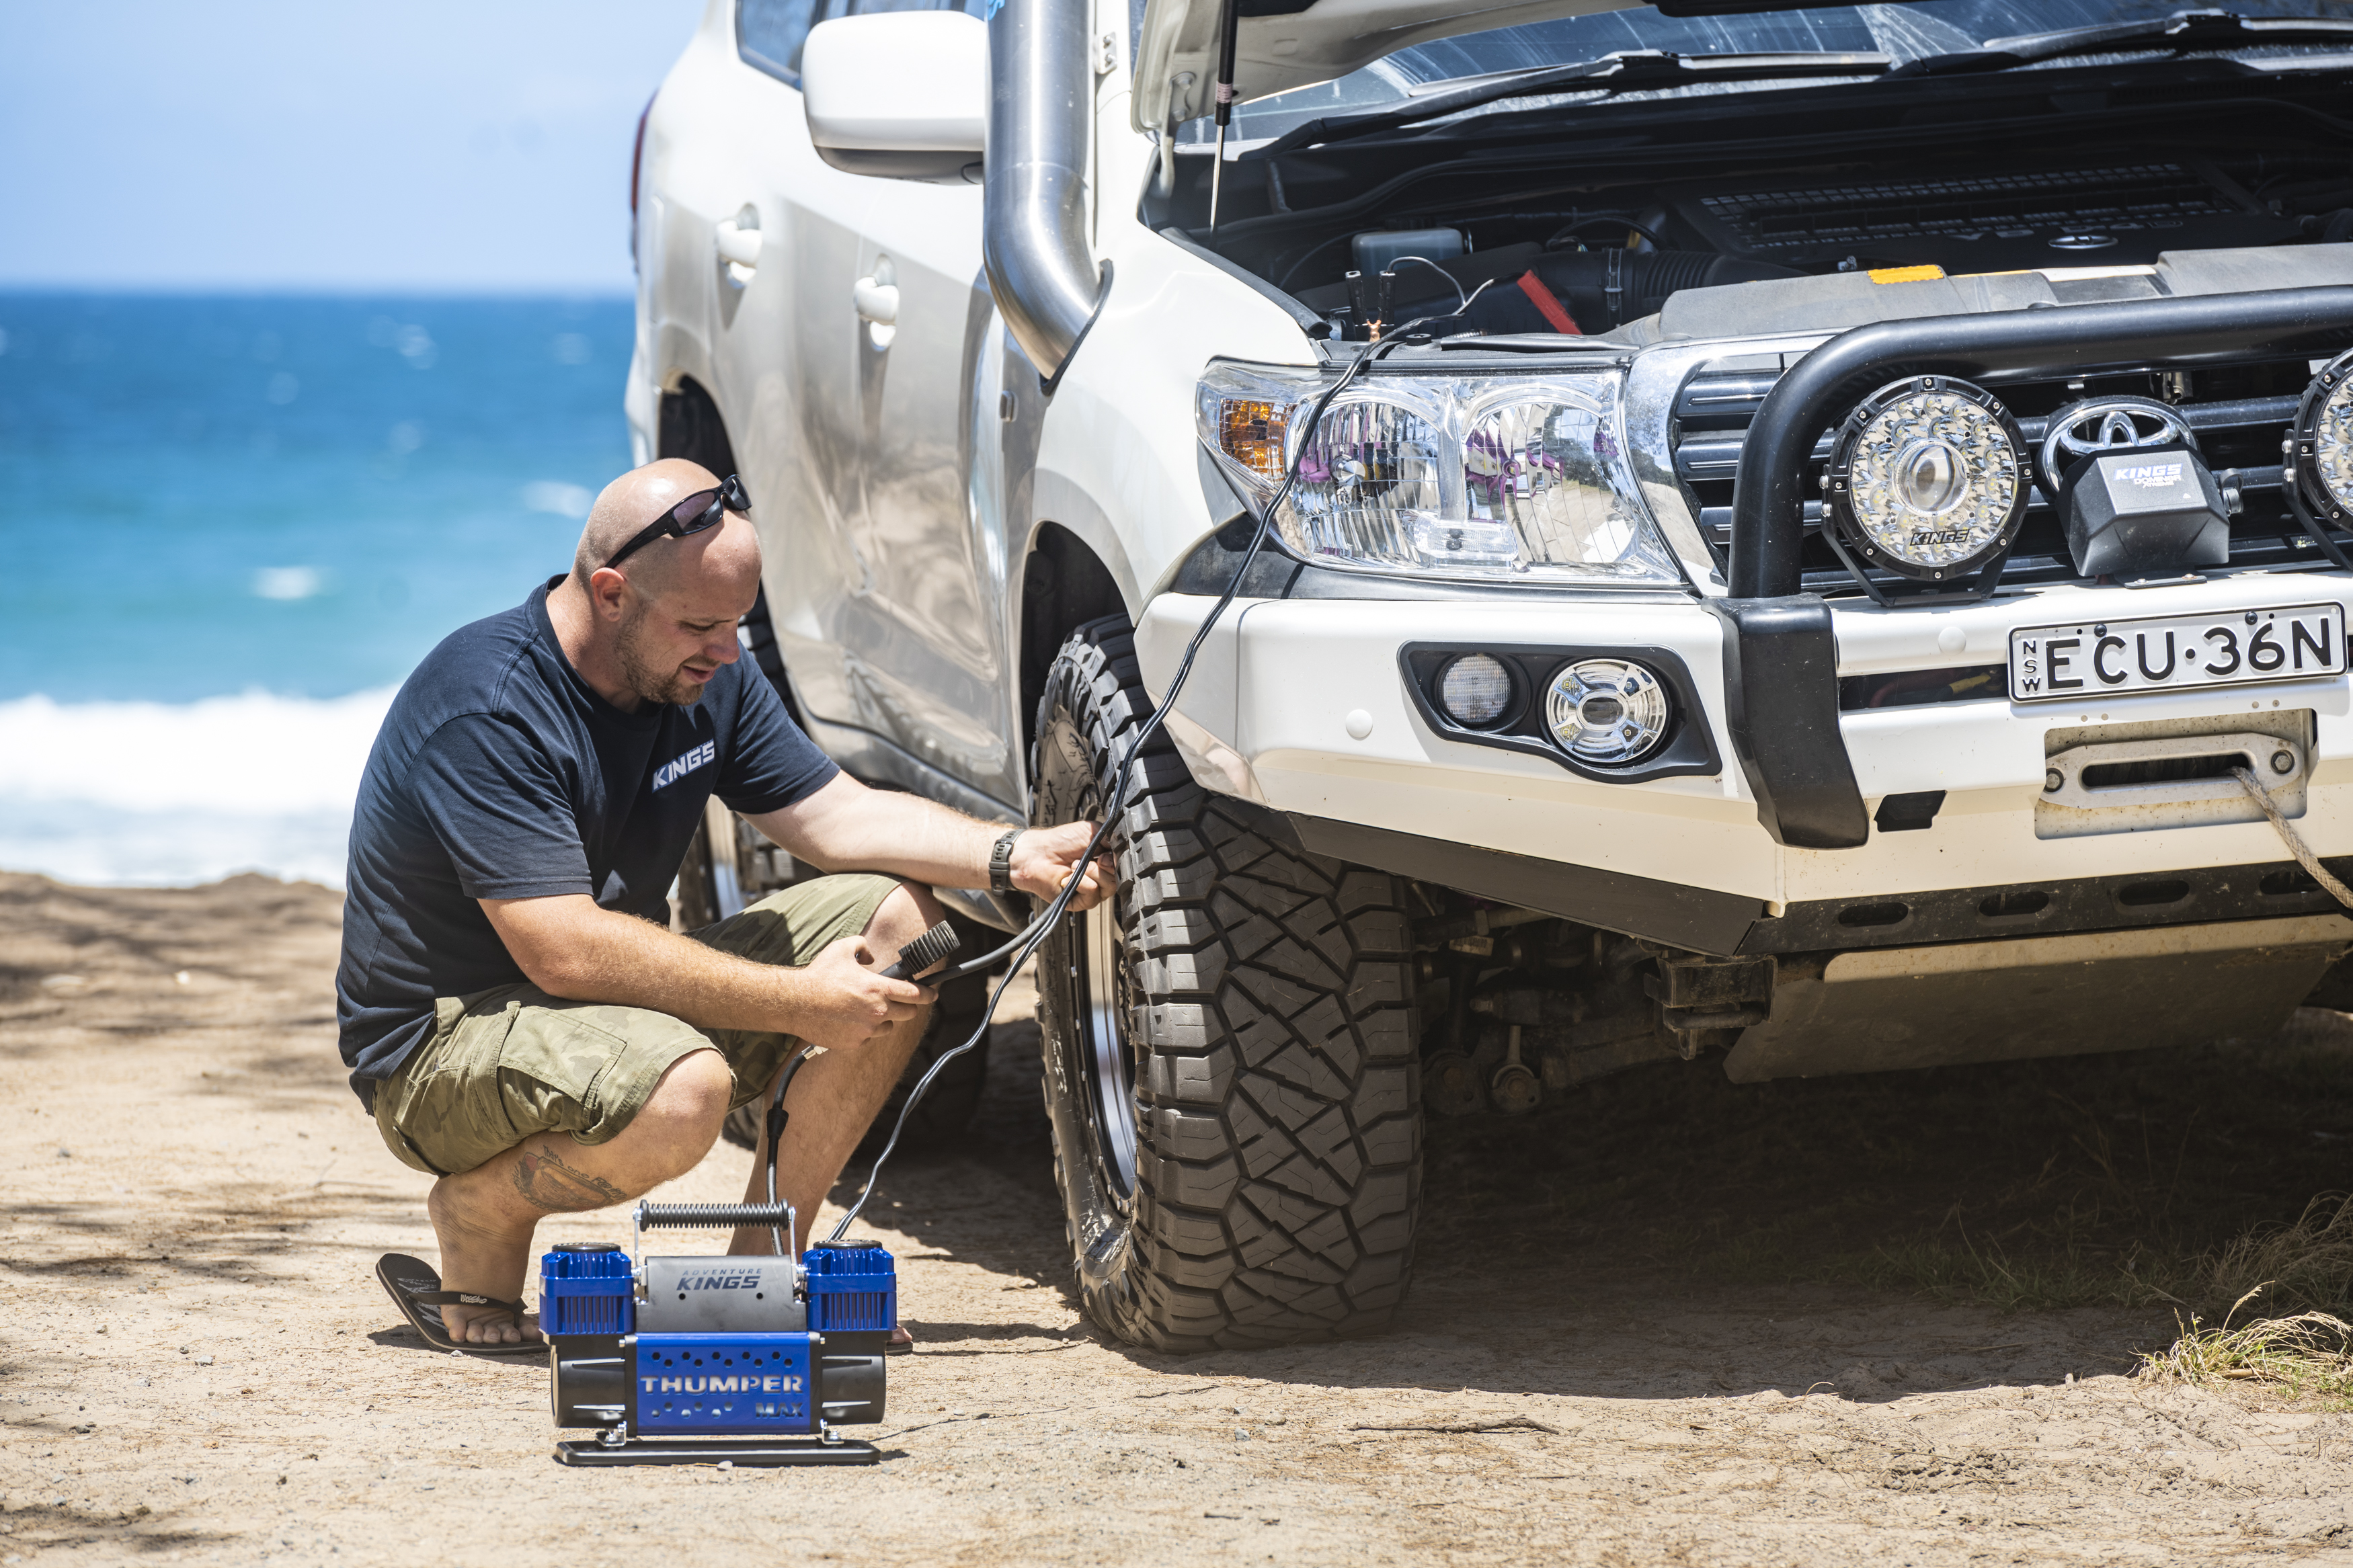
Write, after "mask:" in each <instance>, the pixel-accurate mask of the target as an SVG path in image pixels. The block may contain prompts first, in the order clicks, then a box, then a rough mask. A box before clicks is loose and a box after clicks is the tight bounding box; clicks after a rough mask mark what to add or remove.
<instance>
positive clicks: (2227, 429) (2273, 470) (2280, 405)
mask: <svg viewBox="0 0 2353 1568" xmlns="http://www.w3.org/2000/svg"><path fill="white" fill-rule="evenodd" d="M1778 379H1779V375H1778V372H1770V371H1767V372H1753V371H1721V372H1705V373H1703V374H1698V375H1694V376H1693V377H1692V378H1691V379H1690V380H1689V381H1687V382H1685V383H1684V384H1683V390H1682V392H1681V393H1680V394H1679V395H1677V397H1676V400H1675V412H1674V418H1673V421H1672V425H1671V426H1670V435H1671V439H1672V442H1673V444H1674V462H1675V475H1676V478H1677V479H1680V480H1681V481H1682V483H1683V492H1684V494H1685V496H1686V498H1687V499H1688V500H1690V502H1691V505H1692V510H1693V514H1694V516H1696V517H1697V518H1698V519H1699V521H1700V528H1701V531H1702V532H1703V533H1704V534H1705V535H1706V537H1707V540H1708V542H1709V543H1710V544H1711V545H1712V546H1713V547H1714V548H1715V550H1716V551H1717V552H1718V553H1719V554H1720V555H1722V556H1724V557H1725V558H1727V559H1728V556H1729V552H1730V550H1731V544H1732V488H1733V479H1734V476H1735V475H1736V474H1737V472H1738V471H1739V467H1740V453H1741V447H1742V445H1743V443H1744V442H1745V441H1746V438H1747V430H1748V423H1749V421H1750V420H1751V419H1752V418H1753V417H1755V416H1756V413H1757V406H1758V405H1760V404H1762V403H1763V402H1764V401H1765V395H1766V394H1767V393H1768V392H1770V391H1771V390H1772V389H1773V384H1774V382H1776V381H1777V380H1778ZM2311 379H2312V367H2311V365H2310V363H2309V362H2307V361H2305V360H2300V359H2299V360H2273V361H2256V362H2251V363H2243V364H2226V365H2205V366H2200V367H2196V368H2193V369H2189V370H2173V369H2166V368H2161V367H2151V368H2149V369H2147V370H2139V371H2131V372H2126V373H2123V374H2104V375H2097V376H2092V377H2089V378H2074V379H2070V378H2067V377H2043V378H2035V377H2021V378H2017V379H2012V380H2001V381H1996V380H1989V381H1987V382H1986V383H1985V385H1986V386H1987V387H1988V388H1989V390H1990V391H1991V392H1992V393H1993V394H1994V395H1995V396H1997V397H1999V398H2000V399H2001V401H2002V403H2003V404H2004V405H2006V406H2008V408H2009V409H2010V413H2011V414H2012V416H2015V417H2016V418H2017V420H2018V423H2019V427H2020V429H2021V432H2023V434H2024V435H2025V437H2026V445H2027V449H2028V451H2029V453H2031V454H2040V452H2041V451H2042V438H2043V437H2044V435H2045V434H2047V432H2048V427H2049V416H2050V415H2052V413H2054V412H2056V411H2057V410H2059V409H2062V408H2064V407H2066V406H2067V405H2070V404H2073V403H2078V402H2081V401H2083V400H2084V398H2087V397H2101V396H2120V395H2129V396H2136V397H2151V398H2156V399H2158V400H2159V401H2161V402H2166V403H2169V404H2171V405H2174V407H2175V408H2176V410H2177V411H2178V412H2179V414H2180V415H2181V416H2182V418H2183V419H2184V420H2185V421H2186V422H2187V423H2188V424H2189V427H2190V428H2191V429H2192V430H2194V431H2195V432H2197V435H2198V443H2199V446H2200V449H2201V450H2202V451H2203V453H2204V455H2205V458H2206V464H2207V467H2209V468H2212V469H2213V470H2214V471H2215V472H2216V473H2217V474H2220V473H2221V472H2222V471H2223V470H2224V469H2226V468H2235V469H2237V470H2238V473H2239V487H2240V491H2241V494H2242V497H2243V498H2244V503H2245V504H2244V509H2243V510H2242V511H2241V512H2240V514H2239V515H2238V516H2236V517H2234V518H2232V520H2231V564H2232V565H2233V566H2269V565H2278V564H2283V563H2299V562H2316V561H2319V560H2321V559H2323V557H2322V556H2321V554H2320V552H2318V551H2317V550H2316V549H2315V548H2313V544H2312V542H2311V540H2309V539H2308V538H2306V536H2305V532H2304V530H2303V529H2302V528H2301V527H2300V526H2299V525H2298V524H2297V522H2296V521H2295V517H2294V516H2293V515H2292V514H2291V513H2290V512H2289V510H2288V509H2287V502H2286V500H2284V498H2283V497H2282V495H2281V493H2280V441H2281V438H2282V437H2283V435H2284V432H2285V430H2286V427H2287V425H2288V423H2289V422H2290V421H2291V420H2292V419H2294V418H2295V408H2296V402H2297V400H2298V399H2299V398H2300V397H2302V395H2304V389H2305V387H2306V385H2307V384H2309V383H2310V381H2311ZM1832 434H1833V432H1832V431H1831V430H1827V429H1826V430H1824V431H1823V432H1822V435H1821V438H1820V440H1819V441H1817V442H1816V443H1815V446H1814V456H1813V461H1814V463H1815V464H1816V465H1818V467H1817V468H1816V471H1815V477H1816V479H1819V477H1820V468H1819V466H1820V465H1826V464H1827V463H1828V462H1829V461H1830V451H1831V436H1832ZM1808 488H1809V489H1813V490H1816V491H1817V493H1819V486H1818V485H1816V484H1811V483H1810V484H1809V486H1808ZM1801 565H1802V569H1803V572H1804V574H1805V587H1806V591H1807V592H1809V593H1816V594H1828V593H1836V592H1839V591H1841V590H1842V589H1843V590H1850V591H1853V592H1857V593H1859V592H1861V590H1860V589H1859V588H1857V587H1856V585H1855V582H1854V579H1853V577H1852V575H1851V574H1849V573H1848V572H1847V570H1846V568H1845V567H1844V566H1843V565H1841V563H1840V562H1839V559H1838V557H1837V556H1836V555H1834V554H1832V553H1831V548H1830V546H1829V545H1828V544H1827V543H1825V542H1823V541H1822V538H1821V503H1820V501H1818V500H1810V501H1808V502H1806V542H1805V549H1804V552H1803V556H1802V558H1801ZM1887 580H1888V581H1890V582H1894V581H1895V579H1894V578H1889V579H1887ZM2001 580H2002V582H2004V583H2005V584H2012V583H2064V582H2073V581H2077V580H2078V579H2077V577H2076V574H2075V564H2074V562H2073V560H2072V559H2071V558H2070V557H2069V555H2068V552H2067V540H2066V535H2065V533H2064V531H2063V529H2062V527H2061V523H2060V518H2059V514H2058V512H2057V511H2056V510H2054V509H2053V508H2052V505H2051V503H2050V501H2049V500H2048V499H2046V498H2045V497H2044V495H2043V494H2042V489H2041V488H2040V487H2039V486H2038V487H2037V488H2036V489H2033V490H2032V492H2031V494H2030V495H2029V496H2028V498H2027V511H2026V521H2025V522H2024V523H2023V524H2022V525H2021V527H2020V529H2019V532H2018V544H2017V547H2016V548H2015V549H2014V550H2013V551H2012V552H2011V553H2010V564H2009V565H2008V566H2007V567H2006V568H2005V569H2004V570H2003V572H2002V575H2001Z"/></svg>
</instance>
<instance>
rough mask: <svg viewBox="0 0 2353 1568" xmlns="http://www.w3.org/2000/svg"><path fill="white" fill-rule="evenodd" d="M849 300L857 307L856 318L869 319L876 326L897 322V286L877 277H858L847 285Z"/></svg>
mask: <svg viewBox="0 0 2353 1568" xmlns="http://www.w3.org/2000/svg"><path fill="white" fill-rule="evenodd" d="M849 299H850V302H851V303H852V304H854V305H856V306H857V307H858V319H859V320H860V321H871V322H873V323H874V324H875V325H876V326H878V327H895V326H897V325H898V324H899V286H898V285H897V284H895V283H886V282H883V281H881V280H880V279H873V278H860V279H859V280H858V281H857V282H855V283H853V284H851V285H850V286H849Z"/></svg>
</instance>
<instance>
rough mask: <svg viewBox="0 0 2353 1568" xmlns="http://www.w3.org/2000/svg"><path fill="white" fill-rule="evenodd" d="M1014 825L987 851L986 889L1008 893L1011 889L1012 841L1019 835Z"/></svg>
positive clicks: (1019, 830) (1020, 830)
mask: <svg viewBox="0 0 2353 1568" xmlns="http://www.w3.org/2000/svg"><path fill="white" fill-rule="evenodd" d="M1021 834H1022V829H1020V828H1018V827H1016V828H1014V829H1012V830H1011V831H1009V832H1008V833H1007V834H1006V835H1005V837H1002V838H999V839H998V840H997V843H996V845H995V847H992V848H991V849H990V850H989V852H988V890H989V891H990V892H992V893H1009V892H1011V891H1012V890H1013V841H1014V840H1015V839H1017V838H1018V837H1021Z"/></svg>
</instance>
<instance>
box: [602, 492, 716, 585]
mask: <svg viewBox="0 0 2353 1568" xmlns="http://www.w3.org/2000/svg"><path fill="white" fill-rule="evenodd" d="M751 510H752V498H751V497H750V496H748V495H745V494H744V480H743V479H742V478H741V477H740V476H738V475H735V474H730V475H728V476H727V480H726V482H725V483H724V484H723V485H721V486H720V487H719V488H718V489H709V490H697V491H695V492H694V493H693V494H692V495H691V496H689V497H687V498H686V499H685V500H682V501H681V502H679V503H678V504H677V505H676V506H674V507H671V508H670V510H668V511H665V512H663V513H662V514H661V516H660V517H659V518H657V519H655V520H654V521H652V522H651V523H649V524H648V525H647V526H646V527H644V528H642V529H639V530H638V532H637V533H636V534H635V535H634V536H632V537H631V539H630V540H629V542H628V543H627V544H624V545H623V546H621V548H619V549H618V550H616V551H615V552H613V556H612V559H611V560H609V561H607V562H606V563H605V564H606V565H607V566H618V565H619V564H620V563H622V562H624V561H627V560H628V558H629V557H630V556H632V555H634V554H636V553H637V552H638V551H640V550H643V549H644V548H645V547H646V546H647V545H649V544H651V543H652V542H654V541H655V540H657V539H663V538H671V537H675V538H679V539H684V538H685V537H686V536H687V535H688V534H690V533H701V532H702V531H703V530H704V529H706V528H716V527H718V526H719V523H720V521H721V520H722V519H723V518H724V517H725V516H726V515H727V514H728V513H729V512H731V511H740V512H743V513H744V514H746V515H747V516H748V515H749V514H750V512H751Z"/></svg>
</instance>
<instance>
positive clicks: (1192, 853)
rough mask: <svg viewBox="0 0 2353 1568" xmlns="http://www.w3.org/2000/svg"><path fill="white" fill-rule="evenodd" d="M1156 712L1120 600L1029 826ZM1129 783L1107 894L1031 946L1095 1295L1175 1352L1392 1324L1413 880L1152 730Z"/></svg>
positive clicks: (1417, 1156) (1137, 1332)
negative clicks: (1241, 792) (1111, 892)
mask: <svg viewBox="0 0 2353 1568" xmlns="http://www.w3.org/2000/svg"><path fill="white" fill-rule="evenodd" d="M1151 711H1152V710H1151V704H1150V701H1149V700H1148V699H1147V698H1146V697H1145V694H1144V690H1143V687H1142V684H1141V682H1140V680H1139V679H1138V677H1137V671H1136V664H1135V650H1134V639H1133V638H1132V637H1131V636H1130V633H1129V629H1128V626H1127V623H1126V621H1125V620H1124V618H1122V617H1118V616H1113V617H1108V618H1105V619H1103V620H1098V621H1094V622H1091V623H1089V624H1088V625H1086V626H1081V627H1080V628H1079V629H1078V630H1077V631H1076V632H1074V633H1073V634H1071V638H1070V640H1069V641H1068V642H1066V643H1065V644H1064V645H1063V647H1062V649H1061V651H1060V654H1059V655H1058V656H1057V657H1056V658H1055V660H1054V663H1053V665H1052V667H1051V668H1050V670H1049V672H1048V674H1047V677H1046V682H1045V689H1044V692H1043V695H1042V697H1041V700H1040V701H1039V714H1038V740H1037V743H1036V749H1035V751H1034V752H1033V753H1032V757H1031V763H1032V767H1033V771H1034V773H1033V776H1034V778H1035V780H1036V789H1035V792H1034V796H1033V799H1034V805H1033V807H1032V811H1031V820H1032V821H1033V822H1034V823H1036V824H1038V825H1039V826H1046V825H1050V824H1055V823H1062V822H1070V821H1073V820H1077V819H1079V818H1082V817H1091V816H1099V814H1100V812H1101V810H1102V807H1103V802H1104V801H1105V800H1106V799H1108V798H1109V796H1110V794H1111V787H1112V773H1113V769H1114V768H1115V767H1116V766H1117V763H1118V761H1119V759H1120V757H1121V756H1122V755H1124V752H1125V751H1126V749H1127V747H1128V745H1129V743H1130V742H1131V740H1132V738H1133V737H1134V734H1135V733H1136V732H1137V731H1138V729H1139V728H1140V727H1141V725H1142V724H1143V723H1144V721H1145V719H1147V718H1148V717H1149V716H1150V713H1151ZM1127 800H1128V805H1127V807H1126V810H1125V811H1124V813H1123V814H1122V816H1121V819H1120V824H1119V826H1118V828H1117V829H1116V830H1115V832H1114V843H1115V848H1116V852H1117V854H1118V857H1119V864H1120V878H1121V891H1120V893H1119V895H1118V897H1117V899H1116V900H1114V901H1113V904H1111V905H1110V906H1108V907H1107V908H1106V909H1105V910H1103V911H1100V912H1093V913H1091V914H1090V915H1086V916H1077V917H1072V918H1071V919H1069V920H1066V921H1063V922H1062V924H1061V925H1060V928H1059V929H1058V930H1056V931H1054V932H1053V933H1052V934H1051V935H1050V936H1049V937H1048V938H1047V940H1046V942H1044V943H1043V944H1042V946H1041V949H1040V952H1039V965H1038V993H1039V1026H1040V1032H1041V1036H1042V1043H1043V1048H1044V1053H1045V1098H1046V1110H1047V1114H1048V1115H1049V1117H1050V1119H1051V1120H1052V1122H1053V1133H1054V1148H1055V1174H1056V1178H1057V1180H1058V1181H1059V1183H1060V1186H1061V1191H1062V1196H1063V1205H1064V1215H1065V1218H1066V1220H1067V1222H1068V1235H1069V1241H1070V1247H1071V1258H1072V1265H1073V1271H1074V1275H1075V1279H1076V1284H1077V1289H1078V1292H1079V1294H1080V1296H1081V1298H1082V1301H1083V1302H1084V1305H1085V1308H1086V1311H1087V1314H1088V1316H1090V1317H1091V1318H1092V1319H1093V1320H1094V1321H1095V1322H1096V1323H1097V1324H1099V1325H1100V1326H1101V1327H1103V1329H1104V1330H1105V1331H1108V1332H1110V1333H1111V1334H1113V1335H1114V1336H1116V1337H1117V1338H1119V1339H1121V1340H1124V1341H1125V1342H1129V1343H1131V1344H1135V1345H1140V1346H1145V1347H1148V1348H1151V1349H1155V1350H1166V1351H1197V1350H1208V1349H1212V1348H1219V1347H1230V1346H1250V1345H1266V1344H1281V1343H1287V1342H1297V1341H1303V1340H1315V1339H1328V1338H1333V1337H1336V1336H1340V1335H1348V1334H1360V1333H1368V1332H1373V1331H1378V1330H1380V1329H1383V1328H1386V1327H1388V1324H1389V1323H1390V1321H1391V1320H1392V1319H1393V1317H1394V1316H1395V1314H1396V1313H1397V1310H1398V1307H1399V1305H1400V1304H1401V1303H1402V1302H1403V1300H1405V1295H1406V1289H1407V1283H1408V1279H1409V1276H1410V1274H1411V1271H1412V1263H1413V1233H1414V1222H1415V1218H1416V1215H1417V1211H1418V1209H1419V1203H1420V1192H1421V1142H1420V1139H1421V1126H1420V1116H1419V1103H1418V1101H1419V1087H1420V1086H1419V1070H1420V1069H1419V1062H1418V1060H1417V1057H1416V1047H1415V1034H1416V1019H1415V1015H1414V1012H1413V1007H1412V994H1411V989H1410V987H1411V968H1410V961H1411V939H1410V935H1409V927H1408V921H1407V915H1406V906H1405V903H1404V889H1403V887H1402V886H1401V885H1400V883H1399V882H1398V879H1396V878H1394V877H1391V876H1389V875H1388V874H1387V873H1384V872H1378V871H1370V870H1366V869H1364V868H1359V867H1354V866H1349V865H1346V864H1344V863H1342V862H1340V861H1336V860H1329V859H1325V858H1322V857H1319V856H1314V855H1308V854H1303V853H1302V852H1300V851H1299V850H1298V849H1297V848H1295V847H1287V845H1286V842H1285V839H1286V837H1287V836H1286V835H1285V834H1284V833H1283V832H1282V828H1281V826H1280V824H1279V822H1278V821H1276V820H1272V819H1271V814H1269V813H1267V812H1266V811H1265V810H1264V809H1263V808H1261V807H1259V806H1256V805H1250V803H1248V802H1245V801H1240V800H1237V799H1234V798H1232V797H1230V796H1227V795H1216V794H1212V793H1210V792H1208V791H1207V790H1204V789H1202V788H1201V787H1200V786H1199V785H1198V784H1196V783H1195V782H1194V780H1193V778H1192V775H1191V773H1189V772H1188V770H1187V768H1186V766H1185V763H1184V761H1183V759H1182V758H1180V757H1179V756H1178V755H1177V754H1176V751H1175V749H1174V748H1173V747H1172V746H1171V745H1170V744H1169V743H1168V742H1166V739H1165V738H1162V737H1155V742H1154V743H1153V744H1151V745H1150V746H1148V747H1146V748H1145V752H1144V753H1143V755H1142V756H1141V757H1140V758H1139V759H1138V760H1137V762H1136V764H1135V770H1134V775H1133V777H1132V781H1131V784H1130V787H1129V790H1128V795H1127ZM1293 842H1294V843H1295V840H1294V841H1293ZM1090 920H1092V921H1096V922H1098V923H1096V924H1095V925H1093V926H1092V927H1090V925H1089V924H1088V922H1089V921H1090ZM1098 1047H1100V1049H1098ZM1123 1072H1124V1074H1125V1075H1126V1079H1127V1081H1125V1082H1120V1081H1118V1079H1119V1077H1120V1075H1121V1074H1122V1073H1123ZM1123 1112H1124V1114H1125V1115H1126V1116H1127V1117H1128V1118H1129V1119H1130V1120H1131V1121H1132V1125H1133V1129H1134V1131H1133V1133H1132V1135H1131V1134H1129V1133H1128V1132H1126V1131H1125V1130H1124V1129H1123V1128H1122V1127H1120V1126H1119V1125H1118V1122H1119V1121H1120V1119H1121V1117H1122V1115H1123ZM1123 1138H1127V1139H1128V1140H1129V1142H1128V1143H1127V1145H1126V1147H1127V1148H1129V1149H1130V1150H1132V1153H1130V1154H1129V1155H1128V1156H1127V1160H1126V1163H1123V1161H1122V1157H1121V1140H1122V1139H1123Z"/></svg>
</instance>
